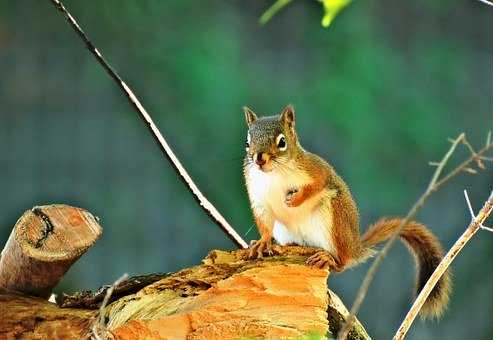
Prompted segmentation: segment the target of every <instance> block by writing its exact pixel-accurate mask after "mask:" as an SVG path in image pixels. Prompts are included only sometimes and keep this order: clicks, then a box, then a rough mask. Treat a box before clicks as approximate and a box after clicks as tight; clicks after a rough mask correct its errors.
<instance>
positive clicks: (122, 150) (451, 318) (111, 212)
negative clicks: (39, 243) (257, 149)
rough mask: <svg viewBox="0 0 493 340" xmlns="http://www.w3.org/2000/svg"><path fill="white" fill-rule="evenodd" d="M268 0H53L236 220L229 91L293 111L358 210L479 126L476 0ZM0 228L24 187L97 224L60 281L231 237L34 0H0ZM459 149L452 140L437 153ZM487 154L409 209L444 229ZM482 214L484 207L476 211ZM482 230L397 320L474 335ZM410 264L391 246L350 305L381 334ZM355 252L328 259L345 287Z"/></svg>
mask: <svg viewBox="0 0 493 340" xmlns="http://www.w3.org/2000/svg"><path fill="white" fill-rule="evenodd" d="M271 4H272V2H271V1H260V0H256V1H240V0H235V1H216V0H210V1H183V0H180V1H158V0H142V1H121V0H120V1H116V0H106V1H97V2H96V1H74V0H72V1H66V5H67V7H68V8H69V9H70V10H71V11H72V12H73V14H74V15H75V16H76V17H77V18H78V19H79V21H80V23H81V25H82V26H83V27H84V28H85V30H86V32H87V33H88V34H89V36H90V37H92V39H93V41H94V43H95V44H96V45H97V46H98V47H99V48H100V50H101V51H102V52H103V54H104V55H105V56H106V58H107V59H108V60H109V61H110V63H111V64H112V65H113V66H114V67H115V69H117V70H118V71H119V72H120V73H121V75H122V76H123V78H124V79H125V80H126V81H127V83H128V84H129V85H130V86H131V87H132V88H133V89H134V90H135V92H136V94H137V95H138V96H139V97H140V98H141V99H142V102H143V103H144V106H145V107H146V108H147V109H148V111H149V112H150V113H151V114H152V115H153V116H154V118H155V121H156V123H157V124H158V126H159V127H160V128H161V130H162V132H163V134H164V135H165V137H166V138H167V139H168V142H169V143H170V144H171V145H172V147H173V148H174V150H175V151H176V153H177V155H178V156H179V157H180V158H181V160H182V161H183V164H184V165H185V166H186V167H187V168H188V169H189V171H190V174H191V175H192V177H193V178H194V179H195V180H196V181H197V183H198V185H199V187H200V188H201V189H202V190H203V192H204V193H205V194H206V195H207V196H208V197H209V199H210V200H211V201H212V202H213V203H214V204H216V206H217V208H218V209H219V210H220V211H221V212H222V213H223V214H224V215H225V217H226V218H227V219H228V220H229V221H230V222H231V223H232V224H233V225H234V226H235V228H236V229H237V230H238V231H239V232H240V233H241V235H243V236H244V237H245V238H246V239H253V238H256V237H257V234H256V230H255V228H253V229H252V230H251V231H250V232H249V233H248V234H247V235H245V234H246V233H247V231H248V230H249V229H250V227H251V226H252V223H253V222H252V218H251V214H250V211H249V205H248V201H247V196H246V193H245V189H244V185H243V181H242V174H241V164H242V157H243V153H244V149H243V147H244V140H245V124H244V120H243V113H242V111H241V107H242V105H249V106H251V107H252V108H253V109H255V110H256V111H257V112H259V113H262V114H274V113H277V112H278V111H279V110H280V109H281V108H282V107H283V106H284V105H286V104H287V103H292V104H294V106H295V108H296V110H297V126H298V131H299V134H300V138H301V141H302V143H303V145H304V146H305V147H306V148H307V149H308V150H311V151H313V152H316V153H318V154H320V155H321V156H323V157H324V158H326V159H328V160H329V161H330V162H331V163H332V164H333V165H334V166H335V167H336V169H337V170H338V172H339V173H340V174H341V175H342V177H343V178H344V179H345V180H346V182H347V183H348V184H349V185H350V187H351V189H352V192H353V194H354V196H355V198H356V200H357V202H358V204H359V207H360V211H361V217H362V229H365V228H366V226H367V225H368V223H370V222H372V221H374V220H376V219H377V218H379V217H380V216H384V215H387V216H388V215H403V214H405V213H406V212H407V210H408V209H409V207H410V206H411V205H412V203H413V202H414V201H415V200H416V198H417V197H418V196H419V195H420V193H421V192H422V191H423V190H424V189H425V187H426V185H427V183H428V181H429V178H430V177H431V174H432V172H433V168H431V167H430V166H428V161H436V160H439V158H441V157H442V155H443V154H444V152H445V151H446V150H447V149H448V146H449V143H448V142H447V140H446V139H447V138H448V137H456V136H457V135H458V134H459V133H460V132H462V131H465V132H466V133H467V134H468V136H469V138H470V140H471V142H472V143H473V145H476V146H479V145H483V144H484V141H485V137H486V134H487V131H488V129H491V128H493V112H492V111H493V110H492V106H493V99H492V95H491V93H492V92H491V91H492V88H493V39H492V38H491V28H492V27H493V26H492V25H493V8H491V7H487V6H485V5H483V4H481V3H480V2H478V1H472V0H461V1H422V0H417V1H397V2H396V1H391V0H378V1H356V2H354V3H353V4H351V5H350V6H349V7H347V9H345V10H344V11H343V12H342V13H341V14H340V15H339V16H338V17H337V18H336V19H335V21H334V22H333V23H332V25H331V27H329V28H328V29H324V28H322V27H321V25H320V20H321V18H322V6H321V4H320V3H318V2H316V1H308V0H307V1H301V0H297V1H294V2H293V3H292V4H291V5H290V6H288V7H287V8H285V9H284V10H283V11H282V12H280V13H279V14H278V15H276V16H275V17H274V18H273V19H272V20H271V22H269V23H268V24H267V25H266V26H260V25H259V24H258V18H259V17H260V15H261V14H262V13H263V11H264V10H265V9H266V8H268V7H269V6H270V5H271ZM0 103H1V109H0V174H1V176H0V188H1V191H2V197H1V199H0V241H1V242H2V243H3V242H5V240H7V238H8V235H9V233H10V231H11V228H12V226H13V225H14V224H15V222H16V220H17V218H18V217H19V216H20V215H21V214H22V213H23V212H24V211H25V210H26V209H29V208H30V207H32V206H33V205H40V204H48V203H67V204H72V205H76V206H80V207H83V208H86V209H88V210H89V211H91V212H92V213H94V214H95V215H97V216H99V217H100V218H101V220H102V225H103V228H104V235H103V236H102V238H101V239H100V240H99V241H98V243H97V244H96V245H95V246H94V248H92V249H91V250H90V251H89V252H88V253H87V254H86V255H85V256H83V257H82V258H81V259H80V260H79V262H78V263H77V264H75V265H74V266H73V267H72V269H71V270H70V271H69V273H68V274H67V276H66V277H65V278H64V279H63V281H62V283H61V284H60V286H59V287H58V289H57V292H62V291H65V292H72V291H75V290H82V289H91V288H97V287H99V286H101V285H103V284H106V283H109V282H112V281H114V280H115V279H117V278H118V277H120V276H121V275H122V274H123V273H125V272H128V273H129V274H130V275H133V274H143V273H150V272H169V271H175V270H178V269H180V268H183V267H186V266H191V265H194V264H196V263H198V262H199V261H200V259H201V258H202V257H204V256H205V255H206V254H207V252H208V251H209V250H211V249H214V248H233V247H234V245H233V244H232V243H231V242H230V241H229V240H228V239H227V238H226V237H225V236H224V235H223V233H222V232H221V231H220V230H219V229H218V228H217V227H216V226H215V225H214V224H213V223H211V222H210V221H209V219H208V218H207V217H206V216H205V215H204V213H203V212H202V211H201V209H200V208H199V207H198V206H197V204H196V203H195V202H194V200H193V198H192V196H191V195H190V194H189V193H188V191H187V190H186V189H185V187H184V186H183V184H182V183H181V182H180V181H179V180H178V177H177V175H176V174H175V172H174V171H173V170H172V168H171V167H170V166H169V164H168V163H167V161H166V160H165V159H164V158H163V156H162V155H161V153H160V150H159V148H158V147H157V146H156V144H155V143H154V141H153V139H152V138H151V137H150V135H149V133H148V131H147V129H146V127H145V125H144V124H143V123H142V122H141V121H140V120H139V119H138V118H137V116H136V114H135V113H134V111H133V110H132V109H131V107H130V106H129V104H128V103H127V100H126V99H125V97H123V96H122V95H121V94H120V92H119V90H118V89H117V88H116V86H115V85H114V84H113V82H112V81H111V80H110V78H109V77H108V76H107V75H106V74H105V73H104V72H103V71H102V69H101V67H100V66H99V65H98V64H96V62H95V60H94V59H93V57H92V56H91V55H90V54H89V53H88V51H87V50H85V49H84V47H83V45H82V43H81V41H79V39H78V38H77V37H76V36H75V35H74V33H73V32H72V31H71V29H70V28H69V27H68V25H67V23H66V22H65V20H64V19H63V18H62V17H61V16H60V14H59V13H58V12H57V11H56V10H55V9H54V8H53V6H52V5H51V3H50V1H1V2H0ZM466 156H467V153H466V152H465V151H463V150H462V151H460V152H458V153H457V155H456V158H455V159H454V162H458V161H459V160H460V159H463V158H465V157H466ZM491 169H492V166H491V165H490V167H489V168H488V169H487V170H486V171H484V172H482V173H481V174H480V175H476V176H473V175H469V174H462V175H461V176H460V177H459V178H457V179H456V180H454V181H453V183H452V184H450V185H448V186H447V187H446V188H444V189H443V190H441V191H440V192H438V193H436V194H434V195H433V196H432V198H431V199H430V200H429V203H428V204H427V206H426V207H425V208H424V209H423V210H422V211H421V212H420V213H419V216H418V219H419V220H420V221H422V222H425V223H426V224H428V225H429V226H431V228H432V230H433V231H434V232H435V233H436V234H437V235H438V236H439V238H440V239H441V240H442V242H443V244H444V247H446V248H449V247H450V246H451V244H452V243H453V242H454V241H455V239H456V238H457V237H458V236H459V234H460V233H461V232H462V231H463V230H464V228H465V226H466V225H467V223H468V221H469V219H470V218H469V215H468V212H467V210H466V205H465V202H464V198H463V195H462V190H463V189H465V188H467V189H468V190H469V192H470V196H471V199H472V201H473V204H475V206H476V209H479V207H480V205H481V203H482V201H483V200H484V199H486V198H487V196H488V195H489V193H490V191H491V189H492V187H493V172H492V171H491ZM490 224H491V223H490ZM492 258H493V235H492V234H491V233H487V232H480V233H478V234H477V236H476V237H475V238H474V239H473V240H472V241H471V243H470V244H469V245H468V246H467V247H466V248H465V249H464V251H463V252H462V253H461V255H460V256H459V257H458V258H457V260H456V261H455V263H454V266H453V270H454V274H455V280H454V283H455V288H454V293H453V296H452V299H451V304H450V308H449V310H448V312H447V313H446V314H445V316H444V317H443V319H442V320H441V321H440V322H439V323H437V322H426V323H422V322H416V324H415V325H414V326H413V328H412V329H411V331H410V333H409V336H408V338H409V339H464V338H468V339H491V338H493V323H492V322H491V320H490V316H491V314H492V313H493V297H492V293H491V287H492V285H493V267H492V266H491V261H492ZM413 267H414V264H413V260H412V258H411V257H410V256H409V255H408V253H407V251H406V249H405V248H404V247H403V246H402V245H398V246H396V247H395V248H394V249H393V251H392V252H391V254H390V256H389V257H388V259H387V260H386V261H385V263H384V264H383V266H382V267H381V269H380V270H379V273H378V275H377V277H376V279H375V281H374V283H373V284H372V286H371V289H370V291H369V294H368V298H367V299H366V302H365V304H364V306H363V309H362V310H361V312H360V319H361V321H362V322H363V324H364V325H365V327H366V329H367V330H368V332H369V333H370V334H371V335H372V336H373V338H375V339H388V338H390V337H391V335H392V334H393V332H394V330H395V329H396V328H397V326H398V323H399V322H400V321H401V319H402V318H403V316H404V315H405V312H406V311H407V309H408V307H409V304H410V302H411V291H412V286H413V282H414V268H413ZM367 268H368V264H364V265H361V266H360V267H358V268H356V269H354V270H350V271H347V272H345V273H343V274H341V275H334V276H331V278H330V286H331V288H333V289H334V290H335V291H336V292H337V293H339V294H340V296H341V297H342V299H343V300H344V301H345V303H346V304H347V305H348V306H350V305H351V303H352V302H353V299H354V296H355V293H356V291H357V289H358V287H359V284H360V282H361V280H362V277H363V276H364V274H365V272H366V269H367Z"/></svg>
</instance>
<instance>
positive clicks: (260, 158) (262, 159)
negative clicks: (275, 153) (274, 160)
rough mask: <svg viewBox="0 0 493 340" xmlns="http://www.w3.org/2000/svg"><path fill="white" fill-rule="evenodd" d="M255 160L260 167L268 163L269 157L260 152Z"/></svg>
mask: <svg viewBox="0 0 493 340" xmlns="http://www.w3.org/2000/svg"><path fill="white" fill-rule="evenodd" d="M254 158H255V163H257V164H258V165H260V166H262V165H264V164H265V163H267V160H268V159H269V157H268V156H267V154H266V153H265V152H258V153H257V154H255V157H254Z"/></svg>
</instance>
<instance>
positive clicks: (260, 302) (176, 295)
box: [0, 246, 369, 340]
mask: <svg viewBox="0 0 493 340" xmlns="http://www.w3.org/2000/svg"><path fill="white" fill-rule="evenodd" d="M315 251H316V249H314V248H307V247H297V246H290V247H280V246H274V256H272V257H266V258H264V259H260V260H248V259H246V254H247V253H248V250H236V251H221V250H214V251H212V252H211V253H210V254H209V255H208V256H207V257H206V258H205V259H204V260H203V261H202V264H200V265H198V266H195V267H191V268H186V269H184V270H181V271H179V272H177V273H172V274H167V275H163V274H153V275H150V276H149V277H146V276H139V277H133V278H130V279H128V280H126V281H123V282H121V283H120V284H119V285H118V286H116V287H114V290H113V291H114V292H115V296H113V299H112V300H110V301H111V302H110V303H109V304H108V305H107V306H103V307H104V308H102V307H101V306H100V304H101V302H102V297H103V296H104V295H105V291H106V289H107V288H104V289H101V290H99V291H98V292H96V293H94V294H88V293H83V294H76V295H74V296H70V297H66V298H65V302H64V303H65V304H66V305H70V306H79V307H78V308H59V307H56V306H55V305H54V304H51V303H49V302H48V301H43V300H40V299H37V298H30V297H23V296H18V295H12V294H4V295H2V292H1V291H0V313H1V314H2V316H3V318H0V339H3V338H7V339H10V338H16V337H17V338H35V339H44V338H49V339H52V338H53V334H56V335H57V336H58V338H60V339H81V338H83V337H85V336H87V335H92V336H93V337H94V336H95V335H96V334H95V332H96V331H97V332H99V333H97V335H98V336H99V337H100V338H104V337H103V336H102V335H104V334H110V335H113V337H114V338H116V339H237V338H245V339H249V338H255V339H256V338H266V339H278V338H295V339H297V338H316V339H319V338H324V337H325V336H334V335H335V334H337V332H338V331H339V329H340V328H341V326H342V324H343V323H344V321H345V319H346V317H347V316H348V314H349V313H348V311H347V309H346V308H345V307H344V305H343V304H342V302H341V301H340V299H339V298H338V297H337V296H336V295H335V294H334V293H333V292H331V291H329V290H328V288H327V277H328V275H329V272H328V271H326V270H320V269H314V268H311V267H308V266H306V265H305V264H304V263H305V261H306V258H307V257H308V256H310V255H311V254H313V253H314V252H315ZM100 313H102V315H100ZM101 320H103V329H101V328H100V327H99V326H100V322H101ZM348 339H358V340H367V339H369V337H368V335H367V334H366V332H365V330H364V329H363V327H362V326H361V324H360V323H359V322H357V321H356V322H355V324H354V325H353V327H352V330H351V332H350V333H349V337H348Z"/></svg>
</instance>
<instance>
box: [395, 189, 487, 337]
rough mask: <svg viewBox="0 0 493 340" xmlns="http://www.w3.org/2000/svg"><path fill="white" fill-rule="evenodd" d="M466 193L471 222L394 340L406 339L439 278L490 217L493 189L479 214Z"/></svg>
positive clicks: (429, 280) (415, 303) (434, 273)
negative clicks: (475, 213)
mask: <svg viewBox="0 0 493 340" xmlns="http://www.w3.org/2000/svg"><path fill="white" fill-rule="evenodd" d="M464 195H465V197H466V201H467V205H468V207H469V211H470V213H471V214H472V217H473V218H472V220H471V223H470V224H469V226H468V227H467V229H466V230H465V231H464V233H463V234H462V235H461V236H460V237H459V239H458V240H457V241H456V242H455V244H454V245H453V246H452V248H450V250H449V251H448V253H447V254H446V255H445V256H444V258H443V259H442V261H440V263H439V264H438V266H437V267H436V268H435V270H434V271H433V274H431V276H430V278H429V279H428V281H427V282H426V284H425V286H424V287H423V289H421V292H420V293H419V295H418V297H417V298H416V300H415V301H414V303H413V305H412V307H411V309H410V310H409V312H408V313H407V315H406V317H405V318H404V321H402V324H401V325H400V327H399V329H398V330H397V332H396V333H395V335H394V340H402V339H404V336H405V335H406V334H407V332H408V330H409V327H411V324H412V323H413V321H414V319H415V318H416V316H417V315H418V312H419V311H420V310H421V307H423V304H424V303H425V301H426V299H427V298H428V295H430V293H431V291H432V290H433V288H434V287H435V285H436V284H437V282H438V280H440V278H441V277H442V275H443V273H445V271H446V270H447V268H448V267H449V266H450V264H451V263H452V261H453V260H454V259H455V257H456V256H457V255H458V254H459V253H460V251H461V250H462V248H463V247H464V246H465V245H466V243H467V242H469V240H470V239H471V238H472V236H473V235H474V234H475V233H476V232H477V231H478V230H479V229H480V228H481V226H482V225H483V223H484V221H485V220H486V219H487V218H488V216H489V215H490V213H491V211H492V210H493V191H492V192H491V194H490V197H489V198H488V200H487V201H486V202H485V203H484V205H483V208H482V209H481V210H480V211H479V213H478V215H477V216H475V215H474V212H473V210H472V207H471V203H470V201H469V197H468V196H467V191H465V190H464Z"/></svg>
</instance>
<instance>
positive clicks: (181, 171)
mask: <svg viewBox="0 0 493 340" xmlns="http://www.w3.org/2000/svg"><path fill="white" fill-rule="evenodd" d="M51 2H52V3H53V4H54V5H55V7H56V8H57V9H58V10H59V11H60V12H61V13H62V14H63V15H64V16H65V18H66V19H67V21H68V23H69V24H70V26H71V27H72V28H73V29H74V31H75V32H76V33H77V35H78V36H79V37H80V38H81V39H82V41H84V43H85V44H86V47H87V49H88V50H89V51H90V52H91V53H92V54H93V55H94V57H95V58H96V60H97V61H98V62H99V63H100V64H101V66H102V67H103V68H104V70H105V71H106V73H108V75H109V76H110V77H111V78H112V79H113V80H114V81H115V83H116V84H117V86H118V87H119V88H120V89H121V90H122V92H123V93H124V94H125V96H126V97H127V99H128V100H129V101H130V103H131V105H132V107H133V108H134V109H135V111H136V112H137V113H138V114H139V116H140V118H141V119H142V120H143V121H144V122H145V123H146V125H147V127H148V129H149V131H150V132H151V134H152V136H153V137H154V140H155V141H156V142H157V143H158V145H159V147H160V148H161V151H162V152H163V154H164V156H165V157H166V158H167V159H168V161H169V162H170V163H171V165H172V166H173V168H174V169H175V171H176V172H177V173H178V175H179V176H180V178H181V180H182V182H183V183H184V184H185V185H186V186H187V188H188V189H189V191H190V192H191V193H192V195H193V197H194V199H195V201H196V202H197V203H198V204H199V205H200V206H201V207H202V209H203V210H204V211H205V213H206V214H207V215H208V216H209V217H210V218H211V219H212V221H213V222H214V223H215V224H217V225H218V226H219V227H220V228H221V229H222V230H223V231H224V232H225V233H226V235H227V236H228V237H229V238H230V239H231V240H232V241H233V242H235V243H236V244H237V245H238V246H239V247H241V248H248V244H247V243H246V242H245V241H244V240H243V239H242V238H241V236H240V235H239V234H238V233H237V232H236V231H235V230H234V229H233V227H232V226H231V225H230V224H229V223H228V222H227V221H226V219H225V218H224V217H223V216H222V215H221V213H219V211H218V210H217V209H216V208H215V207H214V206H213V205H212V203H211V202H209V200H207V198H206V197H205V196H204V195H203V194H202V192H201V191H200V190H199V188H198V187H197V185H196V184H195V183H194V181H193V180H192V178H191V177H190V175H189V174H188V172H187V171H186V170H185V168H184V167H183V165H182V164H181V162H180V161H179V160H178V158H177V157H176V156H175V154H174V152H173V150H172V149H171V147H170V146H169V145H168V143H167V142H166V140H165V139H164V137H163V135H162V134H161V132H160V131H159V129H158V128H157V126H156V124H154V121H153V120H152V118H151V116H150V115H149V113H147V111H146V110H145V109H144V107H143V106H142V104H141V103H140V101H139V99H138V98H137V97H136V96H135V94H134V93H133V92H132V90H131V89H130V88H129V87H128V85H127V84H126V83H125V82H124V81H123V80H122V79H121V78H120V76H119V75H118V73H116V71H115V70H113V68H112V67H111V66H110V65H109V64H108V63H107V62H106V60H105V59H104V57H103V55H102V54H101V52H100V51H99V50H98V49H97V48H96V46H94V44H93V43H92V42H91V40H89V38H88V37H87V35H86V34H85V33H84V31H83V30H82V28H81V27H80V26H79V24H78V23H77V21H76V20H75V18H74V17H73V16H72V15H71V14H70V13H69V12H68V11H67V9H66V8H65V6H64V5H63V4H62V2H61V1H59V0H51Z"/></svg>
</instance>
